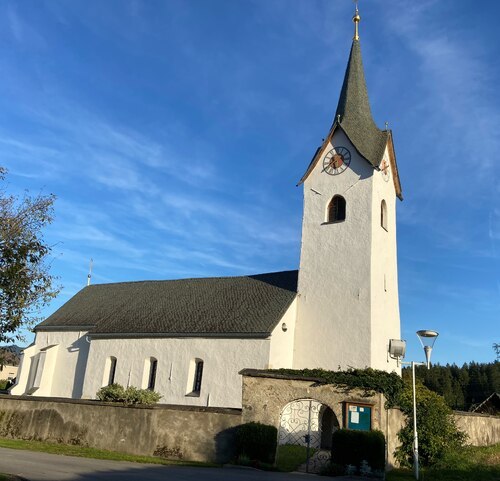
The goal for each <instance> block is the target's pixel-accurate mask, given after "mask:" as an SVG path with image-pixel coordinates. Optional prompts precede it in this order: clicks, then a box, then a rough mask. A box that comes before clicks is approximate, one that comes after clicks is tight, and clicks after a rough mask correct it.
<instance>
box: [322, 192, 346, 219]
mask: <svg viewBox="0 0 500 481" xmlns="http://www.w3.org/2000/svg"><path fill="white" fill-rule="evenodd" d="M345 211H346V203H345V199H344V198H343V197H342V196H341V195H334V196H333V199H332V200H331V201H330V203H329V204H328V208H327V212H326V221H327V222H342V221H344V220H345Z"/></svg>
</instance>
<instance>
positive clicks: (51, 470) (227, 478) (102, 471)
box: [0, 448, 351, 481]
mask: <svg viewBox="0 0 500 481" xmlns="http://www.w3.org/2000/svg"><path fill="white" fill-rule="evenodd" d="M0 473H9V474H16V475H18V476H22V477H23V478H26V479H28V480H30V481H132V480H134V481H143V480H144V481H198V480H202V481H287V480H290V481H304V480H308V481H314V480H316V479H318V480H320V479H322V478H317V477H316V476H315V475H311V474H299V473H273V472H266V471H258V470H255V469H245V468H191V467H180V466H162V465H156V464H138V463H128V462H124V461H105V460H101V459H89V458H76V457H72V456H60V455H57V454H46V453H38V452H34V451H22V450H18V449H6V448H0ZM336 479H339V480H340V479H343V480H348V479H351V478H347V477H345V478H336Z"/></svg>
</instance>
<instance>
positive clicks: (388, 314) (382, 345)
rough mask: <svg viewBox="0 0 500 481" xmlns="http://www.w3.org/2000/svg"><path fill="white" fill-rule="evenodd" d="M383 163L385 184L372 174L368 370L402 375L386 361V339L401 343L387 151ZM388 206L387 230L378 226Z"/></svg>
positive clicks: (392, 194) (391, 179) (393, 363)
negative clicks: (384, 203)
mask: <svg viewBox="0 0 500 481" xmlns="http://www.w3.org/2000/svg"><path fill="white" fill-rule="evenodd" d="M384 161H385V162H386V163H387V164H386V165H387V166H388V170H389V176H388V177H387V178H386V179H387V180H384V176H383V175H382V172H379V171H376V172H374V174H373V189H372V196H373V197H372V201H373V206H374V207H373V215H372V239H373V242H372V253H371V285H372V287H371V290H372V296H371V316H372V336H371V367H374V368H376V369H383V370H387V371H392V370H394V371H397V372H401V368H400V367H397V365H396V361H394V360H392V359H389V361H388V359H387V348H388V344H389V339H400V338H401V330H400V318H399V295H398V266H397V245H396V204H397V202H399V200H398V199H397V198H396V191H395V188H394V173H393V172H392V170H391V167H390V159H389V152H388V149H386V152H385V154H384ZM382 200H385V202H386V205H387V230H386V229H384V228H383V227H382V226H381V203H382Z"/></svg>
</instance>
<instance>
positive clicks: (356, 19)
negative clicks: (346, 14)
mask: <svg viewBox="0 0 500 481" xmlns="http://www.w3.org/2000/svg"><path fill="white" fill-rule="evenodd" d="M354 3H355V4H356V10H355V11H354V16H353V17H352V21H353V22H354V37H352V39H353V40H359V28H358V26H359V22H360V21H361V17H360V15H359V10H358V0H354Z"/></svg>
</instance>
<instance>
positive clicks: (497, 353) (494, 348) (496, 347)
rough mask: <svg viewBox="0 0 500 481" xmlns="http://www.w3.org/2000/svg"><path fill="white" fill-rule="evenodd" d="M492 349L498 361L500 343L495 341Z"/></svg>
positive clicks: (499, 357) (499, 358)
mask: <svg viewBox="0 0 500 481" xmlns="http://www.w3.org/2000/svg"><path fill="white" fill-rule="evenodd" d="M493 350H494V351H495V356H496V358H497V361H500V344H498V343H497V342H495V343H494V344H493Z"/></svg>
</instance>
